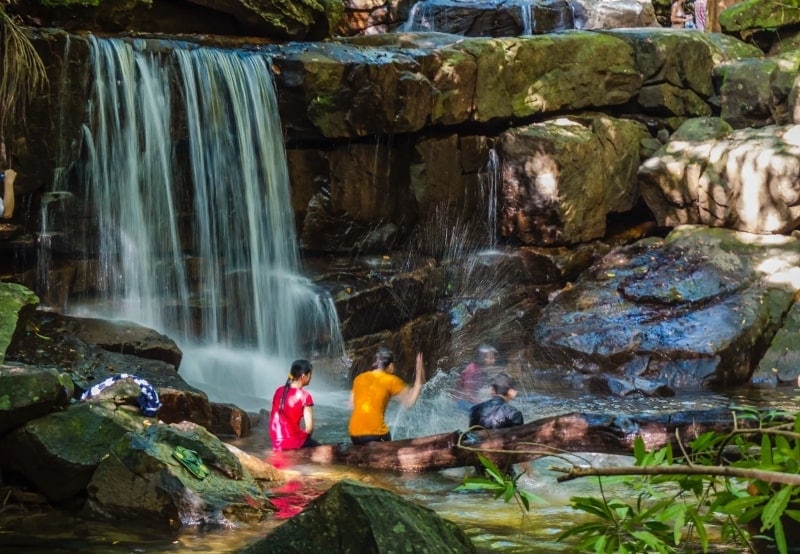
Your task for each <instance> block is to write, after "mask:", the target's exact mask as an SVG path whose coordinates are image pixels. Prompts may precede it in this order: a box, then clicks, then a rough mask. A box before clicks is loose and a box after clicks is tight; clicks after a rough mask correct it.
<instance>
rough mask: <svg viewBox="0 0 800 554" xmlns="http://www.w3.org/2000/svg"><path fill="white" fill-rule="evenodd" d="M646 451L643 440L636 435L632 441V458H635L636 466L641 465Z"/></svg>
mask: <svg viewBox="0 0 800 554" xmlns="http://www.w3.org/2000/svg"><path fill="white" fill-rule="evenodd" d="M645 454H647V450H646V449H645V447H644V439H642V437H641V436H639V435H637V436H636V438H635V439H634V440H633V457H634V458H636V465H637V466H638V465H642V460H644V457H645Z"/></svg>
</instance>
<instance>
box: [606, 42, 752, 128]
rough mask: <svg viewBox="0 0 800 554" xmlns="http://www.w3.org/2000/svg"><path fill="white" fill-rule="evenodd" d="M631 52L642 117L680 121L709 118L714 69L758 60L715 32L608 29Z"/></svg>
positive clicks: (747, 49)
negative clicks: (639, 80) (639, 84)
mask: <svg viewBox="0 0 800 554" xmlns="http://www.w3.org/2000/svg"><path fill="white" fill-rule="evenodd" d="M606 32H607V33H608V34H610V35H612V36H614V37H616V38H619V39H622V40H623V41H625V42H626V43H627V45H628V46H629V47H630V48H631V49H632V50H633V57H634V59H635V64H636V70H637V71H638V72H639V73H640V74H641V75H642V92H641V94H640V97H639V98H638V99H637V103H638V104H639V105H640V106H641V107H642V108H643V109H644V110H645V112H646V113H654V114H662V115H663V114H674V115H681V116H691V117H697V116H706V115H710V114H711V111H710V110H711V104H712V102H711V97H712V96H714V94H715V92H716V91H715V86H714V82H713V80H712V75H713V71H714V68H715V67H716V66H717V65H718V64H721V63H724V62H730V61H734V60H739V59H742V58H761V57H763V53H762V52H761V51H760V50H759V49H758V48H756V47H755V46H752V45H749V44H745V43H743V42H741V41H739V40H736V39H734V38H733V37H727V36H725V35H720V34H718V33H699V32H677V33H675V32H668V31H667V32H665V31H664V30H663V29H652V28H648V29H612V30H609V31H606Z"/></svg>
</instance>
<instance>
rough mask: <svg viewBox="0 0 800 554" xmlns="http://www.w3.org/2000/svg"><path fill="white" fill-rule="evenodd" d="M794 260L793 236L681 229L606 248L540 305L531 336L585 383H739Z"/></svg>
mask: <svg viewBox="0 0 800 554" xmlns="http://www.w3.org/2000/svg"><path fill="white" fill-rule="evenodd" d="M798 261H800V240H798V239H796V238H791V237H785V236H760V235H752V234H747V233H738V232H735V231H730V230H726V229H714V228H707V227H701V226H683V227H680V228H678V229H675V230H674V231H673V232H672V233H671V234H670V235H669V236H668V237H667V238H666V239H665V240H661V239H657V238H650V239H644V240H642V241H639V242H637V243H635V244H633V245H631V246H628V247H623V248H619V249H615V250H612V251H611V252H610V253H609V254H607V255H606V256H605V257H604V258H603V259H602V260H601V261H600V262H599V263H597V264H595V265H594V266H593V267H592V268H591V269H590V270H589V271H587V272H586V273H584V274H583V275H582V276H581V278H580V279H578V281H577V282H576V283H575V284H574V285H573V286H571V287H568V288H567V289H566V290H564V291H563V292H561V293H560V294H559V295H558V296H557V297H556V298H555V299H554V300H553V301H552V302H551V303H550V304H549V305H548V306H547V307H546V308H545V309H544V310H543V313H542V317H541V318H540V319H539V321H538V322H537V324H536V328H535V336H536V340H537V343H538V345H539V347H540V348H541V353H542V355H543V356H546V357H548V358H549V359H550V360H561V361H562V362H564V363H565V364H566V365H565V366H564V367H565V370H564V372H563V373H562V378H564V379H565V380H566V379H575V378H576V377H577V379H578V381H581V380H584V381H586V380H588V383H589V385H590V386H591V384H592V383H595V382H596V381H597V380H596V379H595V377H596V376H598V375H605V376H608V375H610V376H612V377H613V378H615V379H618V378H622V379H624V380H626V381H627V382H628V383H631V386H629V387H623V388H622V389H620V390H624V391H625V392H626V393H629V392H632V391H634V390H637V389H639V390H648V391H652V390H657V389H658V388H659V387H662V386H663V387H667V388H669V389H670V390H676V389H685V390H698V389H702V388H705V387H713V386H727V385H737V384H742V383H745V382H747V380H748V379H749V378H750V376H751V374H752V373H753V370H754V369H755V368H756V366H757V365H758V363H759V360H760V359H761V357H762V356H763V354H764V352H765V351H766V349H767V345H768V344H769V342H770V341H771V340H772V337H773V336H774V335H775V333H776V331H777V330H778V329H779V328H780V326H781V324H782V322H783V319H784V316H785V314H786V313H788V311H789V309H790V308H791V306H792V305H793V302H794V295H795V294H796V292H797V290H798V283H800V281H798V279H797V278H796V274H797V270H796V265H797V263H798ZM566 368H573V369H566ZM574 368H577V371H578V373H579V374H580V375H577V376H576V374H575V373H574ZM648 383H649V384H648ZM653 385H654V386H653ZM613 389H614V387H612V390H613Z"/></svg>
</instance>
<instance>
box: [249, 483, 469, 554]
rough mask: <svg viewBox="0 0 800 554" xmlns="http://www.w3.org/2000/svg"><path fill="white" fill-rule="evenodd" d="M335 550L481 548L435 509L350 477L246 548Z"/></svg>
mask: <svg viewBox="0 0 800 554" xmlns="http://www.w3.org/2000/svg"><path fill="white" fill-rule="evenodd" d="M334 545H335V546H334ZM332 549H333V550H335V551H337V552H341V553H352V554H356V553H358V554H362V553H363V554H366V553H374V554H390V553H397V554H399V553H401V552H402V553H420V554H422V553H430V552H436V553H441V554H445V553H448V552H452V553H459V554H461V553H464V554H466V553H468V552H475V547H474V545H473V544H472V542H471V541H470V540H469V538H468V537H467V536H466V535H465V534H464V532H463V531H462V530H461V529H459V528H458V527H457V526H456V525H455V524H453V523H451V522H449V521H447V520H445V519H442V518H441V517H439V516H438V515H437V514H436V512H434V511H433V510H431V509H429V508H425V507H422V506H419V505H417V504H414V503H412V502H409V501H407V500H404V499H403V498H401V497H400V496H398V495H396V494H394V493H392V492H389V491H387V490H384V489H379V488H375V487H371V486H368V485H364V484H361V483H357V482H355V481H350V480H344V481H341V482H340V483H337V484H336V485H334V486H333V487H331V488H330V490H328V491H327V492H326V493H325V494H323V495H322V496H320V497H319V498H317V499H316V500H314V501H313V502H312V503H311V504H309V505H308V506H307V507H306V509H305V510H303V511H302V512H301V513H300V514H298V515H296V516H295V517H293V518H292V519H290V520H289V521H287V522H286V523H284V524H283V525H281V526H280V527H278V528H277V529H276V530H275V531H274V532H272V533H271V534H270V535H268V536H267V537H266V538H265V539H262V540H260V541H258V542H256V543H254V544H252V545H251V546H249V547H248V548H246V549H244V550H242V552H244V553H247V554H266V553H271V552H274V553H281V554H288V553H298V554H299V553H301V552H302V553H311V552H331V550H332Z"/></svg>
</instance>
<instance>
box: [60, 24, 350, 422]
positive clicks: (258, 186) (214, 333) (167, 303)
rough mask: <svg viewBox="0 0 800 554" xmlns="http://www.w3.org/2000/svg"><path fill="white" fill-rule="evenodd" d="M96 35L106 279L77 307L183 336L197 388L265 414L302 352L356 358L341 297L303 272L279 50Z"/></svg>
mask: <svg viewBox="0 0 800 554" xmlns="http://www.w3.org/2000/svg"><path fill="white" fill-rule="evenodd" d="M90 40H91V48H92V70H93V74H94V80H93V83H94V89H93V91H92V95H91V99H90V105H89V110H88V111H89V117H88V121H87V122H86V124H85V126H84V133H83V135H84V142H85V144H86V150H87V162H86V169H85V171H84V185H85V189H86V205H87V206H90V207H91V209H92V210H93V213H94V214H96V216H97V228H98V233H97V250H98V261H99V264H98V265H99V269H98V281H99V283H100V286H101V289H102V290H101V291H100V295H99V297H98V296H93V297H92V298H85V299H83V300H82V301H80V302H78V303H75V304H73V305H70V306H68V309H69V310H70V311H71V312H72V313H75V314H80V315H93V316H99V317H105V318H109V319H122V320H129V321H134V322H136V323H140V324H142V325H146V326H148V327H151V328H153V329H156V330H158V331H160V332H162V333H164V334H166V335H168V336H170V337H171V338H173V339H175V340H176V341H177V342H178V344H179V346H180V347H181V349H182V350H183V352H184V358H183V362H182V365H181V368H180V373H181V375H182V376H183V377H184V378H185V379H186V380H187V381H188V382H189V383H190V384H192V385H195V386H197V387H198V388H200V389H202V390H204V391H205V392H206V393H207V394H208V395H209V397H210V398H211V399H212V400H216V401H221V402H232V403H236V404H238V405H239V406H241V407H242V408H245V409H247V410H251V411H258V409H259V408H263V407H264V400H263V399H264V398H267V397H268V396H269V393H270V391H271V389H272V388H273V386H274V384H275V382H278V381H280V380H282V379H281V377H282V376H283V375H285V371H286V368H287V367H289V364H290V362H291V360H292V359H294V358H298V357H331V358H333V359H341V358H342V353H343V343H342V340H341V334H340V333H339V331H338V321H337V318H336V312H335V308H334V306H333V302H332V299H331V298H330V295H329V294H327V292H325V291H323V290H321V289H318V288H316V287H314V286H313V285H312V283H311V282H310V281H309V280H308V279H307V278H305V277H303V276H302V275H301V274H300V272H299V266H300V263H299V255H298V246H297V240H296V236H295V230H294V219H293V213H292V209H291V203H290V199H289V178H288V174H287V167H286V161H285V152H284V147H283V142H282V135H281V129H280V121H279V119H278V115H277V114H278V111H277V101H276V98H275V93H274V87H273V83H272V80H271V73H270V71H269V68H268V63H267V62H268V58H267V57H266V56H265V55H263V54H259V53H247V52H242V51H237V52H233V51H223V50H216V49H210V48H192V47H188V46H186V47H183V48H181V47H177V46H176V45H171V46H170V47H169V48H165V45H164V44H163V43H160V42H156V41H145V40H135V41H124V40H119V39H97V38H91V39H90ZM176 83H177V85H176ZM180 125H185V126H186V136H187V139H186V140H185V141H180V142H176V138H175V133H176V131H175V128H176V127H177V126H180ZM91 240H94V239H93V238H92V237H89V238H88V241H91ZM320 337H323V338H324V342H323V341H322V340H320Z"/></svg>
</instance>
